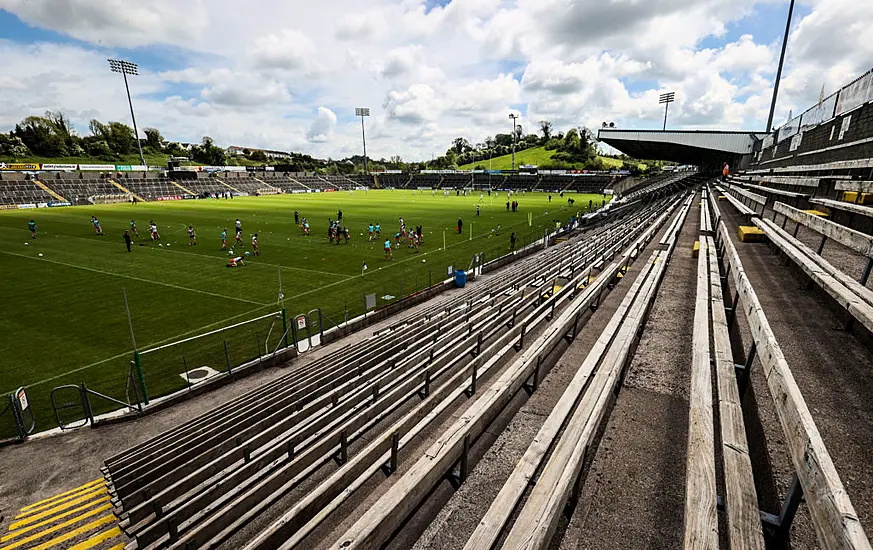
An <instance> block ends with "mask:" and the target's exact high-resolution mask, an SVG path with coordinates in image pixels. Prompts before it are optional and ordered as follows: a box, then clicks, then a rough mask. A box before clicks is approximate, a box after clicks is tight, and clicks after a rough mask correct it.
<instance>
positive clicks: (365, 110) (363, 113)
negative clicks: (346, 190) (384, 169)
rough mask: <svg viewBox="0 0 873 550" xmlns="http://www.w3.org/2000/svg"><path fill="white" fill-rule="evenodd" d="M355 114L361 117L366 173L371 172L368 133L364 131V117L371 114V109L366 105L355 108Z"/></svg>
mask: <svg viewBox="0 0 873 550" xmlns="http://www.w3.org/2000/svg"><path fill="white" fill-rule="evenodd" d="M355 116H359V117H361V138H362V139H363V141H364V173H365V174H369V173H370V169H369V165H368V164H367V134H366V133H365V132H364V117H365V116H370V109H368V108H366V107H357V108H355Z"/></svg>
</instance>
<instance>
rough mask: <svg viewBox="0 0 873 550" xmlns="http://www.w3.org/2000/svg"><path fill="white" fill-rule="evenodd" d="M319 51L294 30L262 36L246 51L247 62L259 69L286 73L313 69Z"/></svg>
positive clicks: (307, 38)
mask: <svg viewBox="0 0 873 550" xmlns="http://www.w3.org/2000/svg"><path fill="white" fill-rule="evenodd" d="M317 52H318V50H317V48H316V47H315V43H314V42H312V40H310V38H309V37H308V36H306V35H305V34H303V33H302V32H300V31H297V30H294V29H285V30H283V31H281V32H279V33H278V34H272V33H271V34H267V35H264V36H261V37H259V38H257V39H255V41H254V42H253V43H252V45H251V46H249V47H248V48H247V49H246V58H247V59H246V61H247V63H248V64H250V65H251V66H253V67H255V68H258V69H278V70H285V71H296V70H304V69H307V68H310V67H312V65H313V63H312V62H313V59H314V58H315V56H316V54H317Z"/></svg>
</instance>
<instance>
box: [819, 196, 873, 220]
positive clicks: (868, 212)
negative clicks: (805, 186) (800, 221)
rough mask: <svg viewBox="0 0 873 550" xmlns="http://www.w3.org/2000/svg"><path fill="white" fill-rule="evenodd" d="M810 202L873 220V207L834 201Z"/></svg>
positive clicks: (820, 200)
mask: <svg viewBox="0 0 873 550" xmlns="http://www.w3.org/2000/svg"><path fill="white" fill-rule="evenodd" d="M809 202H811V203H813V204H818V205H821V206H826V207H828V208H831V209H834V210H842V211H844V212H850V213H852V214H858V215H861V216H866V217H868V218H873V207H871V206H864V205H861V204H852V203H848V202H843V201H835V200H833V199H810V200H809Z"/></svg>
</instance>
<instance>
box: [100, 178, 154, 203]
mask: <svg viewBox="0 0 873 550" xmlns="http://www.w3.org/2000/svg"><path fill="white" fill-rule="evenodd" d="M109 183H111V184H112V185H114V186H115V187H117V188H119V189H121V190H122V191H124V192H125V193H127V194H128V195H133V196H134V198H135V199H136V200H138V201H139V202H147V201H146V200H145V199H144V198H142V197H140V196H139V195H137V194H136V193H134V192H133V191H131V190H130V189H128V188H127V187H125V186H123V185H121V184H120V183H118V182H117V181H115V180H113V179H111V180H109Z"/></svg>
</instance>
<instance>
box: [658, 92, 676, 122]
mask: <svg viewBox="0 0 873 550" xmlns="http://www.w3.org/2000/svg"><path fill="white" fill-rule="evenodd" d="M674 101H676V93H675V92H667V93H666V94H661V99H659V100H658V103H659V104H661V105H664V131H665V132H666V131H667V111H668V110H669V109H670V104H671V103H673V102H674Z"/></svg>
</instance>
